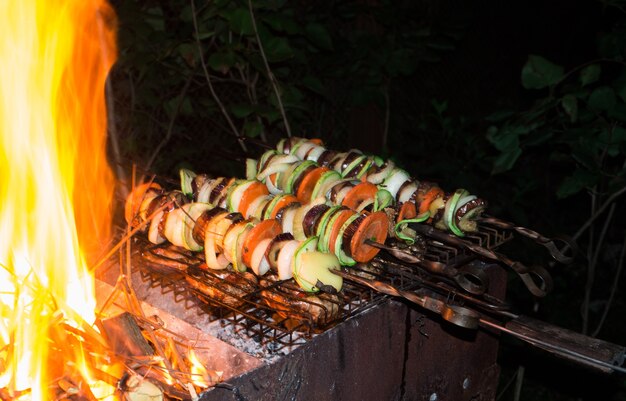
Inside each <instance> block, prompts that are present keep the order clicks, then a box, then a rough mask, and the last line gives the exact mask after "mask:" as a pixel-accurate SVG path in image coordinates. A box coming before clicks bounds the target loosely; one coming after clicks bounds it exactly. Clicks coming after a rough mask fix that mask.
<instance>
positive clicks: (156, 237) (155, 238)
mask: <svg viewBox="0 0 626 401" xmlns="http://www.w3.org/2000/svg"><path fill="white" fill-rule="evenodd" d="M162 218H163V211H160V212H159V213H157V214H156V215H155V216H154V217H153V218H152V221H151V222H150V228H149V229H148V241H150V242H152V243H153V244H157V245H158V244H162V243H163V242H165V238H163V237H161V235H160V234H159V224H160V223H161V219H162Z"/></svg>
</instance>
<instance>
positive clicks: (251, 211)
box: [243, 195, 269, 219]
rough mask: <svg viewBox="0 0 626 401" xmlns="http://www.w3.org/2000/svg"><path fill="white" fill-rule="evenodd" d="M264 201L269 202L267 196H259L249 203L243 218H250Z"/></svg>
mask: <svg viewBox="0 0 626 401" xmlns="http://www.w3.org/2000/svg"><path fill="white" fill-rule="evenodd" d="M264 200H269V199H268V196H267V195H259V196H258V197H257V198H256V199H255V200H253V201H252V202H250V205H249V206H248V210H246V214H245V215H244V216H243V217H245V218H246V219H248V218H250V217H252V216H253V215H254V212H255V211H256V209H257V208H258V207H259V205H260V204H261V203H263V201H264Z"/></svg>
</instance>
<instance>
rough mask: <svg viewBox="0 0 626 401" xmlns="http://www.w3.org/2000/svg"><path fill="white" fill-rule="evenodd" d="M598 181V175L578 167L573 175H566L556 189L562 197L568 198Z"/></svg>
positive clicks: (557, 194) (558, 195) (557, 193)
mask: <svg viewBox="0 0 626 401" xmlns="http://www.w3.org/2000/svg"><path fill="white" fill-rule="evenodd" d="M597 182H598V176H597V175H595V174H593V173H592V172H590V171H588V170H581V169H576V170H575V171H574V173H573V174H572V175H570V176H569V177H565V179H564V180H563V182H561V185H559V188H558V189H557V191H556V196H557V197H558V198H560V199H563V198H567V197H568V196H572V195H574V194H577V193H578V192H580V191H582V190H583V189H584V188H588V187H591V186H593V185H594V184H596V183H597Z"/></svg>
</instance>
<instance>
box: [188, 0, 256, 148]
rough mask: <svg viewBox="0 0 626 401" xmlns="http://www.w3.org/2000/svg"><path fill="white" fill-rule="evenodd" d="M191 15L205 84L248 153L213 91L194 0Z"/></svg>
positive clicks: (192, 0) (240, 144) (233, 124)
mask: <svg viewBox="0 0 626 401" xmlns="http://www.w3.org/2000/svg"><path fill="white" fill-rule="evenodd" d="M191 15H192V17H193V28H194V30H195V33H196V43H197V45H198V57H200V64H201V65H202V70H203V71H204V76H205V78H206V81H207V84H208V85H209V90H210V91H211V96H213V99H214V100H215V103H217V106H218V107H219V108H220V111H221V112H222V114H223V115H224V118H226V121H227V122H228V125H229V126H230V129H231V130H232V131H233V134H235V137H237V142H239V146H241V149H242V150H243V151H244V153H248V149H247V148H246V144H245V143H244V141H243V138H242V135H241V134H240V133H239V130H238V129H237V127H235V123H233V120H232V119H231V118H230V115H229V114H228V111H226V107H224V104H223V103H222V101H221V99H220V98H219V96H217V93H216V92H215V89H214V88H213V83H212V82H211V75H210V74H209V70H208V68H207V66H206V63H205V62H204V52H203V51H202V43H201V42H200V31H199V30H198V17H197V16H196V5H195V3H194V0H191Z"/></svg>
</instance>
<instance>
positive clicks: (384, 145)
mask: <svg viewBox="0 0 626 401" xmlns="http://www.w3.org/2000/svg"><path fill="white" fill-rule="evenodd" d="M113 3H114V6H115V8H116V9H117V12H118V18H119V61H118V63H117V65H116V67H115V69H114V71H113V73H112V75H111V86H110V87H109V88H108V89H109V94H110V95H111V98H112V99H114V103H113V108H114V110H113V111H114V113H113V115H114V116H115V124H114V125H113V129H112V130H111V136H112V137H113V138H114V139H115V141H113V142H116V143H117V145H115V144H114V145H112V146H111V158H112V160H113V161H114V162H115V163H116V165H117V166H118V172H119V174H120V177H121V178H122V179H123V180H127V181H128V182H130V179H129V178H128V177H129V176H130V171H131V168H130V166H131V164H134V165H135V166H136V168H137V171H138V172H139V173H147V174H158V175H159V176H161V177H171V178H172V179H176V177H177V171H178V168H179V167H181V166H188V167H191V168H193V169H195V170H197V171H203V172H210V173H213V174H222V175H237V176H241V175H242V174H243V163H242V160H243V159H244V158H245V157H246V156H251V157H256V156H258V155H259V154H260V153H261V152H262V151H263V148H262V147H259V146H257V145H254V144H253V143H247V145H246V147H245V150H244V149H242V147H241V146H240V144H239V142H238V141H237V136H240V137H244V138H245V137H249V138H253V139H255V140H258V141H265V142H267V143H269V144H270V145H272V144H274V143H275V142H276V141H277V140H278V139H279V138H281V137H284V136H286V135H287V132H288V131H291V133H292V135H294V136H307V137H320V138H322V139H324V141H325V142H326V143H327V146H329V147H331V148H335V149H341V150H347V149H349V148H351V147H355V148H360V149H362V150H365V151H368V152H371V153H376V154H381V155H383V156H385V157H392V158H393V159H395V160H396V162H397V163H399V164H400V165H402V166H403V167H405V168H406V169H407V170H408V171H410V172H411V173H412V174H413V175H414V176H416V177H418V178H424V179H429V180H433V181H436V182H439V183H440V184H441V185H442V187H444V188H446V189H448V190H453V189H454V188H457V187H464V188H467V189H468V190H470V191H472V192H474V193H477V194H479V195H480V196H481V197H483V198H485V199H487V200H488V201H489V203H490V213H491V214H493V215H496V216H498V217H501V218H504V219H509V220H513V221H515V222H517V223H518V224H521V225H526V226H528V227H532V228H533V229H536V230H538V231H541V232H542V233H544V234H545V235H548V236H553V235H557V234H567V235H570V236H577V241H578V244H579V246H580V248H581V250H580V253H579V256H578V258H577V260H576V262H575V263H574V264H572V265H569V266H560V265H554V263H552V262H551V260H550V259H549V258H548V256H547V255H546V254H545V253H544V252H542V249H538V247H536V246H534V244H528V243H526V242H525V241H522V240H519V241H515V243H514V244H510V245H508V247H507V248H506V249H505V251H506V252H507V254H509V255H511V256H512V257H514V258H518V259H520V260H523V261H524V262H526V263H540V264H542V265H544V266H548V267H550V268H551V272H552V274H553V277H554V279H555V289H554V291H553V292H552V293H551V294H550V295H549V296H548V297H546V298H545V299H541V300H536V299H533V298H532V297H531V296H530V295H529V294H528V293H527V292H525V290H524V289H523V288H521V287H520V286H519V283H517V282H516V281H513V280H512V281H511V283H510V286H509V300H510V301H511V302H512V303H513V304H514V305H515V306H516V307H517V309H518V310H519V311H521V312H523V313H527V314H531V315H533V316H536V317H538V318H540V319H543V320H546V321H549V322H553V323H555V324H558V325H561V326H563V327H567V328H570V329H572V330H576V331H583V332H585V333H587V334H589V335H597V336H598V337H599V338H602V339H605V340H607V341H611V342H615V343H618V344H625V343H626V336H625V334H626V327H625V325H624V323H623V316H624V314H625V312H626V304H625V302H624V293H623V290H621V288H623V286H620V285H619V281H618V280H619V278H620V277H619V276H620V275H621V268H622V265H623V252H624V247H625V242H624V238H625V227H626V225H625V224H624V223H625V222H626V219H625V218H624V201H623V197H624V195H622V192H621V191H623V190H624V188H626V180H625V172H626V170H625V167H626V130H624V128H623V127H624V124H625V122H626V103H625V102H626V68H625V67H626V65H625V64H624V55H625V54H626V28H625V27H626V24H625V22H626V14H625V13H624V7H626V2H623V1H619V0H614V1H611V0H606V1H591V0H587V1H563V0H561V1H538V0H535V1H509V2H504V1H496V0H493V1H474V2H463V1H452V0H448V1H408V0H407V1H384V0H362V1H341V2H333V1H293V2H287V1H279V0H262V1H261V0H259V1H254V4H253V9H252V14H253V15H254V22H255V24H252V14H251V13H250V8H249V3H248V2H245V1H235V0H232V1H231V0H218V1H213V2H210V3H207V2H205V1H200V0H197V1H196V2H195V3H193V7H192V3H191V2H190V1H183V0H171V1H146V0H144V1H114V2H113ZM255 25H256V27H255ZM196 26H197V28H196ZM257 35H258V36H257ZM259 39H260V43H259ZM261 47H262V48H263V50H264V53H265V59H267V61H268V65H269V71H268V68H267V67H266V66H265V63H264V60H263V55H262V54H261ZM529 55H533V56H531V57H529ZM270 73H271V75H273V76H275V77H276V80H277V88H278V90H279V93H280V95H279V97H280V100H281V102H282V109H283V110H284V112H285V115H286V117H287V119H288V121H289V129H287V126H286V124H285V121H284V118H283V117H282V115H281V112H280V111H281V105H280V104H279V102H278V99H277V96H276V90H275V88H274V86H273V85H272V83H271V80H270V79H269V76H270ZM209 83H210V84H211V86H212V88H213V90H212V91H211V88H210V87H209ZM220 104H221V105H222V106H223V111H222V109H221V107H220ZM225 115H228V117H229V119H230V120H231V122H232V125H231V124H230V123H229V122H228V119H227V118H226V117H225ZM593 216H596V217H595V218H592V217H593ZM587 222H591V224H590V225H589V228H588V229H586V230H581V227H583V226H584V225H585V223H587ZM612 292H613V295H612ZM603 315H606V316H605V318H603ZM451 363H453V361H451ZM501 363H502V367H503V371H502V375H501V393H502V394H501V398H500V399H502V400H512V399H514V397H515V395H514V391H513V386H512V385H510V383H511V380H512V379H514V378H515V375H516V374H517V373H518V372H519V367H520V366H524V367H525V375H524V382H523V387H522V389H521V398H520V399H528V400H530V399H532V400H598V399H605V400H621V399H624V398H625V397H626V392H625V381H624V378H623V377H607V376H601V375H597V374H594V373H590V372H588V371H585V370H583V369H581V368H578V367H573V366H571V365H568V364H566V363H563V362H560V361H556V360H553V359H551V358H550V357H548V356H547V355H546V354H544V353H541V352H534V351H529V349H528V348H523V347H520V345H519V344H516V343H514V342H509V341H507V342H506V343H505V346H504V347H503V348H502V352H501Z"/></svg>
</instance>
